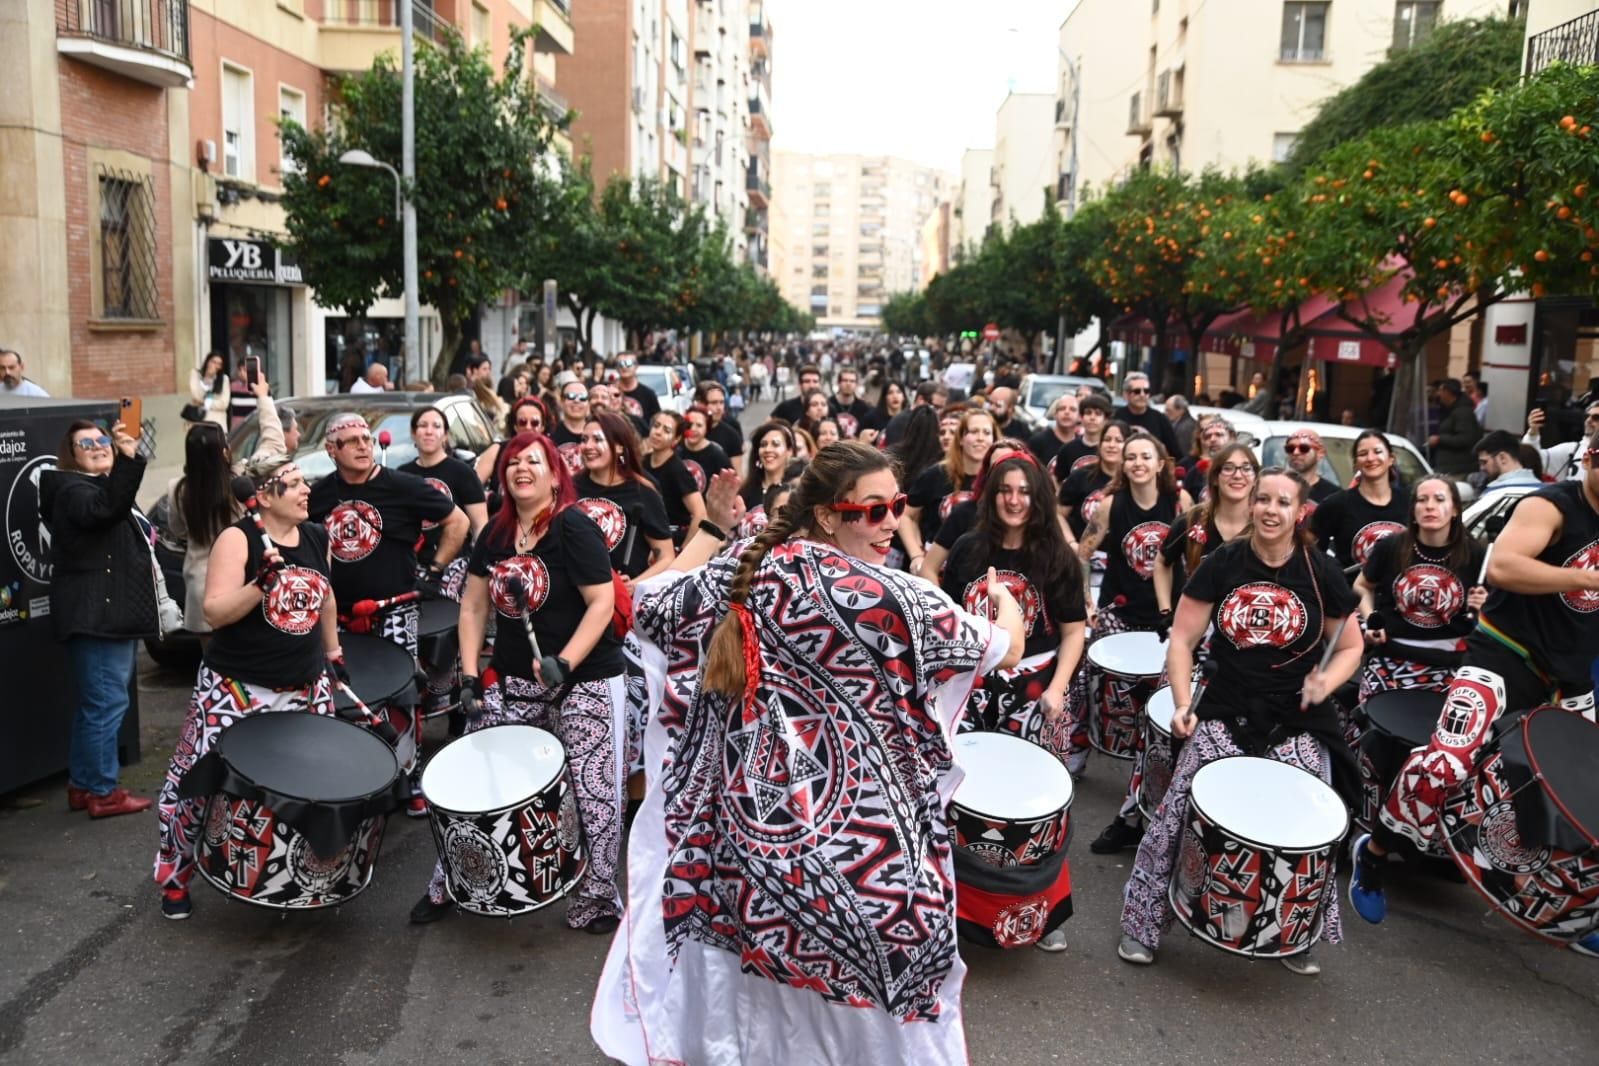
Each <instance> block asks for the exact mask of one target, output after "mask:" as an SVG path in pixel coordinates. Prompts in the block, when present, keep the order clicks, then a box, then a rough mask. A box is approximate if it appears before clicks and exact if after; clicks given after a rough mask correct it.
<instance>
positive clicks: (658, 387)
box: [638, 364, 694, 414]
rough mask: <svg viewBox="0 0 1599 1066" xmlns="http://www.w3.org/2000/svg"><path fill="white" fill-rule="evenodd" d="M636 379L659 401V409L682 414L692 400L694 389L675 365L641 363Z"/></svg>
mask: <svg viewBox="0 0 1599 1066" xmlns="http://www.w3.org/2000/svg"><path fill="white" fill-rule="evenodd" d="M638 379H639V381H641V382H643V383H644V386H645V387H646V388H648V389H649V390H650V391H651V392H653V393H655V396H656V398H657V399H658V400H660V401H661V410H663V411H676V412H677V413H678V414H682V413H683V412H684V411H687V410H688V409H689V405H690V404H692V403H693V402H694V390H693V389H692V388H691V387H690V386H689V385H688V383H687V382H686V381H685V380H684V378H683V374H682V372H681V371H679V370H678V368H677V367H675V366H660V365H652V364H643V365H640V366H639V368H638Z"/></svg>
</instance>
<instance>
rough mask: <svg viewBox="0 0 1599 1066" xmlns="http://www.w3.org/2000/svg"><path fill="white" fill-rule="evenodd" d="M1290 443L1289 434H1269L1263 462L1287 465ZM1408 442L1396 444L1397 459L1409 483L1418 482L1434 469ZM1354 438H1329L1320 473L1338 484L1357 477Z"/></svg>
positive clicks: (1318, 470)
mask: <svg viewBox="0 0 1599 1066" xmlns="http://www.w3.org/2000/svg"><path fill="white" fill-rule="evenodd" d="M1287 443H1288V438H1287V437H1267V438H1266V442H1265V444H1264V445H1263V446H1262V447H1261V450H1260V465H1261V466H1287V465H1288V455H1287V453H1286V452H1284V451H1283V448H1284V446H1285V445H1286V444H1287ZM1407 443H1408V442H1401V443H1396V444H1395V448H1394V461H1395V463H1396V464H1397V465H1398V467H1399V477H1400V479H1401V480H1402V481H1403V482H1404V483H1405V484H1406V485H1414V484H1415V483H1416V482H1417V481H1419V480H1421V478H1423V477H1425V476H1426V475H1428V474H1430V473H1432V471H1431V470H1430V469H1429V468H1428V467H1427V464H1426V463H1425V462H1424V461H1423V460H1422V458H1421V456H1420V455H1417V454H1416V453H1415V452H1414V451H1412V450H1411V449H1410V448H1409V447H1408V446H1407ZM1353 444H1354V442H1353V441H1352V440H1344V439H1342V438H1338V437H1334V438H1329V439H1328V440H1327V441H1326V446H1327V451H1326V454H1324V455H1323V456H1322V457H1321V466H1319V467H1317V473H1318V474H1320V475H1321V476H1322V477H1324V478H1326V479H1327V480H1329V481H1332V482H1333V483H1335V484H1338V485H1348V484H1349V483H1350V482H1351V481H1353V480H1354V478H1355V460H1354V457H1353V456H1352V455H1351V454H1350V452H1351V451H1352V448H1353Z"/></svg>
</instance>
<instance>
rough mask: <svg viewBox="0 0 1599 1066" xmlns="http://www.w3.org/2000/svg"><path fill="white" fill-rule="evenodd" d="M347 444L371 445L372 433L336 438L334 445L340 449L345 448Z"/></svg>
mask: <svg viewBox="0 0 1599 1066" xmlns="http://www.w3.org/2000/svg"><path fill="white" fill-rule="evenodd" d="M346 444H364V445H366V446H367V447H371V445H372V435H371V434H370V433H362V434H360V435H359V436H355V437H345V438H344V439H343V440H336V441H334V442H333V446H334V447H335V448H339V449H343V447H344V446H345V445H346Z"/></svg>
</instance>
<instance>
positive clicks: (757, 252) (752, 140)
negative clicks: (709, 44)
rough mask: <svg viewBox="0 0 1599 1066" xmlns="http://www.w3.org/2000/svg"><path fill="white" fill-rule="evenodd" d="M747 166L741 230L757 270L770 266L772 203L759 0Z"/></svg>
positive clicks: (765, 39)
mask: <svg viewBox="0 0 1599 1066" xmlns="http://www.w3.org/2000/svg"><path fill="white" fill-rule="evenodd" d="M749 7H750V94H749V130H750V132H749V146H748V150H749V168H748V170H747V172H746V174H745V180H744V192H745V194H746V196H747V197H748V198H749V210H748V211H746V212H745V215H744V233H745V235H746V237H747V239H748V240H749V262H750V264H751V265H752V266H754V267H756V268H757V269H759V270H762V271H767V270H769V269H770V267H771V251H770V245H771V203H772V133H773V130H772V48H773V40H772V20H771V19H769V18H767V16H766V10H765V9H766V5H765V3H763V2H762V0H753V2H752V3H751V4H750V6H749Z"/></svg>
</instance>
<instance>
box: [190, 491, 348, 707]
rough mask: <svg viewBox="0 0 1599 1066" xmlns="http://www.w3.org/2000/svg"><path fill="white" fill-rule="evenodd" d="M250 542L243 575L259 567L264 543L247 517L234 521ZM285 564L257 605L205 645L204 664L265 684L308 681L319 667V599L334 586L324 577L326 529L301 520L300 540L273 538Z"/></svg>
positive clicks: (292, 685) (251, 574)
mask: <svg viewBox="0 0 1599 1066" xmlns="http://www.w3.org/2000/svg"><path fill="white" fill-rule="evenodd" d="M233 528H234V529H237V530H238V531H239V532H241V533H243V534H244V542H245V544H246V545H247V546H248V548H249V555H248V556H247V557H246V559H245V563H244V573H245V577H246V579H249V578H252V577H254V576H255V574H256V573H257V572H258V571H259V570H260V568H261V558H262V556H264V555H265V554H266V546H265V545H263V544H262V543H261V532H260V530H258V529H256V527H255V523H254V522H253V521H252V520H251V519H249V518H248V517H246V518H243V519H240V520H239V521H237V522H235V523H234V524H233ZM272 544H273V546H274V547H276V548H277V549H278V554H279V555H281V556H282V557H283V562H284V568H283V570H282V572H280V573H279V574H278V580H277V583H276V584H275V585H273V586H272V591H271V592H268V593H267V594H266V595H265V596H263V597H262V598H261V604H260V606H258V607H256V608H254V609H253V610H251V611H250V612H249V613H248V614H246V615H245V616H244V617H243V618H241V619H239V620H238V621H237V622H231V623H229V624H228V625H225V626H222V627H220V628H219V629H217V630H216V631H215V632H214V633H212V634H211V639H210V640H209V641H207V642H206V645H205V664H206V665H207V666H209V667H210V668H211V669H213V670H215V671H216V672H217V673H219V674H221V675H222V676H223V677H231V678H233V679H234V680H236V681H243V682H244V683H246V684H249V685H262V686H265V687H268V688H298V687H300V686H302V685H308V684H310V683H311V682H312V681H313V680H315V679H316V675H317V674H319V673H321V672H322V670H323V657H324V655H325V653H326V652H325V649H324V648H323V646H322V632H321V618H322V604H323V602H324V601H325V600H326V599H327V598H328V595H329V594H330V593H331V592H332V591H333V585H332V583H331V582H330V581H329V580H328V534H327V530H325V529H323V528H322V527H321V526H319V525H317V524H316V523H314V522H302V523H300V543H298V544H296V545H295V546H294V547H292V548H290V547H288V546H286V545H284V544H281V543H279V542H278V541H273V542H272Z"/></svg>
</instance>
